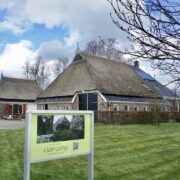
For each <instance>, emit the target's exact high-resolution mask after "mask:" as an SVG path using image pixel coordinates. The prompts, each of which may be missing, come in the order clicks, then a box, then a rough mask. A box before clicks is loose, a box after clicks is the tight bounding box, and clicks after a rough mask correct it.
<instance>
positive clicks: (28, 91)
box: [0, 74, 40, 118]
mask: <svg viewBox="0 0 180 180" xmlns="http://www.w3.org/2000/svg"><path fill="white" fill-rule="evenodd" d="M39 94H40V89H39V87H38V85H37V84H36V82H35V81H33V80H26V79H17V78H11V77H4V76H3V74H1V78H0V116H6V117H7V118H16V117H17V118H19V117H21V116H24V115H25V112H26V109H32V108H33V109H37V105H36V103H35V101H36V98H37V96H38V95H39Z"/></svg>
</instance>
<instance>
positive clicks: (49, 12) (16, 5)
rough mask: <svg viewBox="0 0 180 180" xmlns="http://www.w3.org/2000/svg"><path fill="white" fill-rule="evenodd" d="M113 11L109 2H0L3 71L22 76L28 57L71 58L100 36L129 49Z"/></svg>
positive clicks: (156, 72)
mask: <svg viewBox="0 0 180 180" xmlns="http://www.w3.org/2000/svg"><path fill="white" fill-rule="evenodd" d="M110 11H112V9H111V7H110V5H109V4H108V3H107V1H106V0H76V1H68V0H0V71H1V72H3V73H4V75H6V76H12V77H13V76H14V77H22V66H23V64H24V62H25V61H26V60H27V58H29V59H31V58H33V57H35V56H37V55H40V56H42V58H43V60H45V61H51V60H53V59H56V58H58V57H62V56H63V57H64V56H68V57H70V58H72V57H73V55H74V52H75V49H76V44H77V42H79V44H80V48H81V49H83V48H84V46H85V44H86V43H87V42H88V41H90V40H92V39H97V38H98V37H99V35H100V36H101V37H102V38H108V37H113V38H117V39H118V40H119V42H120V47H121V48H124V47H127V46H128V41H127V39H126V36H127V35H125V34H123V33H122V32H121V31H120V30H118V28H117V27H116V26H115V25H114V24H113V23H112V21H111V18H110V15H109V13H110ZM141 68H142V69H144V70H146V71H148V72H149V73H151V75H153V76H154V74H155V76H156V78H157V79H159V80H160V81H161V82H162V83H165V82H166V80H165V78H163V77H162V76H160V73H159V72H158V71H152V69H151V68H150V66H147V65H145V64H144V63H143V64H142V63H141Z"/></svg>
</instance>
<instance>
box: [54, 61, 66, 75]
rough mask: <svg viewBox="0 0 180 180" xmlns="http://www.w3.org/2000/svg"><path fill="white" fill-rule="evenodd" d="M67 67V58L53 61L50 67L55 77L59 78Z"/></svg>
mask: <svg viewBox="0 0 180 180" xmlns="http://www.w3.org/2000/svg"><path fill="white" fill-rule="evenodd" d="M68 65H69V60H68V59H67V58H58V59H57V60H55V61H54V63H53V65H52V71H53V73H54V75H55V76H59V74H61V73H62V72H63V71H64V69H65V68H66V67H67V66H68Z"/></svg>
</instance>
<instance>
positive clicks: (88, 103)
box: [79, 93, 98, 111]
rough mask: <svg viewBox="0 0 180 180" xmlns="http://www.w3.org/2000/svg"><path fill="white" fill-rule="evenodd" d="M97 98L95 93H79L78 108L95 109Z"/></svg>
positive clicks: (96, 107)
mask: <svg viewBox="0 0 180 180" xmlns="http://www.w3.org/2000/svg"><path fill="white" fill-rule="evenodd" d="M97 101H98V98H97V94H96V93H85V94H79V110H94V111H95V110H97V109H98V103H97Z"/></svg>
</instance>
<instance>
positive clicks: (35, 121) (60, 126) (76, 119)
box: [24, 110, 94, 180]
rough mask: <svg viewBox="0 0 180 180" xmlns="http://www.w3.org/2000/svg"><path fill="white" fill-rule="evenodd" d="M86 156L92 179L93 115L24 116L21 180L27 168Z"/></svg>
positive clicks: (37, 112)
mask: <svg viewBox="0 0 180 180" xmlns="http://www.w3.org/2000/svg"><path fill="white" fill-rule="evenodd" d="M81 155H88V156H89V166H88V167H89V168H88V169H89V170H88V171H89V172H88V179H89V180H92V179H93V170H94V169H93V162H94V159H93V158H94V113H93V111H59V110H58V111H57V110H56V111H52V110H33V111H28V112H27V113H26V129H25V157H24V180H29V179H30V165H31V164H32V163H38V162H43V161H49V160H55V159H61V158H70V157H74V156H81Z"/></svg>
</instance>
